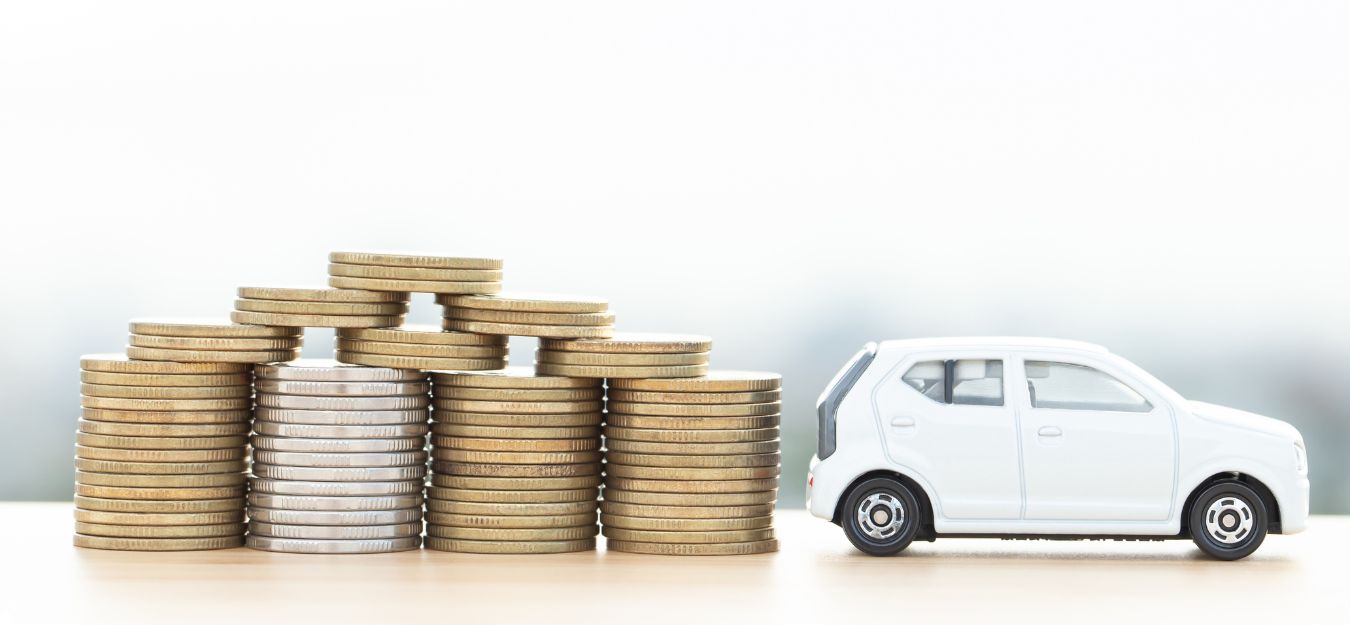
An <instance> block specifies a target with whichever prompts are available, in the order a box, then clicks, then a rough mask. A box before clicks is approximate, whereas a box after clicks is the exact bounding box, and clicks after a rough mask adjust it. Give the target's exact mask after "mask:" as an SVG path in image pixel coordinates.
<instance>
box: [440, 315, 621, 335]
mask: <svg viewBox="0 0 1350 625" xmlns="http://www.w3.org/2000/svg"><path fill="white" fill-rule="evenodd" d="M441 327H442V328H445V329H446V330H454V331H456V332H477V333H479V334H501V335H504V336H538V337H551V338H603V337H606V336H609V335H611V334H613V333H614V326H559V325H541V324H525V323H494V322H491V321H469V320H467V319H452V318H446V319H444V320H442V322H441Z"/></svg>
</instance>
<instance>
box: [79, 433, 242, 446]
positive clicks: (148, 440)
mask: <svg viewBox="0 0 1350 625" xmlns="http://www.w3.org/2000/svg"><path fill="white" fill-rule="evenodd" d="M75 442H76V443H77V444H80V445H84V446H86V447H109V448H113V449H163V450H170V449H229V448H233V447H238V448H242V447H243V446H244V445H246V444H248V437H247V436H238V435H236V436H179V437H167V436H112V435H108V434H90V433H88V432H76V433H75Z"/></svg>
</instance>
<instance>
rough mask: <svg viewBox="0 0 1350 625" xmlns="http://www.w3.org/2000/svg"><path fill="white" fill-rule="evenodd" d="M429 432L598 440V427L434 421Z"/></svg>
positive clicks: (498, 437)
mask: <svg viewBox="0 0 1350 625" xmlns="http://www.w3.org/2000/svg"><path fill="white" fill-rule="evenodd" d="M431 433H432V434H434V435H436V436H452V437H463V438H496V439H533V440H539V439H568V438H574V439H586V438H589V439H596V440H599V437H600V428H598V427H594V426H589V427H557V428H549V427H492V426H483V425H456V424H454V423H434V424H432V426H431Z"/></svg>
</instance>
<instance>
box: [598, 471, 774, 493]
mask: <svg viewBox="0 0 1350 625" xmlns="http://www.w3.org/2000/svg"><path fill="white" fill-rule="evenodd" d="M611 488H613V489H615V490H633V491H642V492H648V493H753V492H759V491H767V490H776V489H777V488H778V478H776V477H774V478H765V479H758V480H642V479H632V478H624V477H616V476H613V475H607V476H605V492H609V490H610V489H611Z"/></svg>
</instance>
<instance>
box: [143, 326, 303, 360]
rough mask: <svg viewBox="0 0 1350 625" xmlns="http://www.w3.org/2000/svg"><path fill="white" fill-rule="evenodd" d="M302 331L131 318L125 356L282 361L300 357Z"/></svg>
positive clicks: (274, 327) (286, 327) (144, 358)
mask: <svg viewBox="0 0 1350 625" xmlns="http://www.w3.org/2000/svg"><path fill="white" fill-rule="evenodd" d="M301 332H302V330H301V329H300V328H298V327H289V326H280V325H278V326H259V325H239V324H236V323H233V322H231V321H230V320H229V319H172V318H163V319H133V320H132V321H131V337H130V339H129V343H128V344H127V357H129V358H132V359H135V360H158V361H167V362H221V363H258V362H285V361H289V360H295V359H296V358H299V357H300V346H301V344H302V342H303V341H304V338H303V335H302V333H301Z"/></svg>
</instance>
